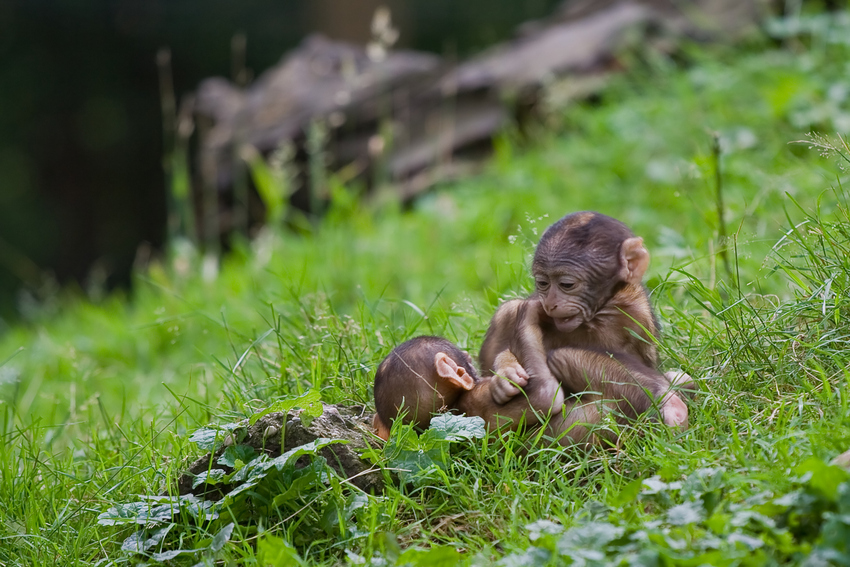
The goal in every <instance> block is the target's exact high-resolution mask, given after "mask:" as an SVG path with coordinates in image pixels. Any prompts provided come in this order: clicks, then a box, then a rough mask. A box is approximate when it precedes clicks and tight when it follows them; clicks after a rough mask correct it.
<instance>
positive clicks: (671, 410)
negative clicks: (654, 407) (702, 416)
mask: <svg viewBox="0 0 850 567" xmlns="http://www.w3.org/2000/svg"><path fill="white" fill-rule="evenodd" d="M661 420H662V421H663V422H664V425H667V426H669V427H676V428H679V429H687V428H688V406H686V405H685V402H683V401H682V398H680V397H679V396H678V394H674V393H672V392H671V393H670V394H668V395H667V397H666V398H665V399H664V402H663V403H662V405H661Z"/></svg>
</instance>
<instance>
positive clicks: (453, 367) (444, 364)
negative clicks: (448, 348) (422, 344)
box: [434, 352, 475, 390]
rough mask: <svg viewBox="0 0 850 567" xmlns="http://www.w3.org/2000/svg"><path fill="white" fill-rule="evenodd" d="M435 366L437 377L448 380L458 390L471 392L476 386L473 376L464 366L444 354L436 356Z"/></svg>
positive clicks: (439, 353)
mask: <svg viewBox="0 0 850 567" xmlns="http://www.w3.org/2000/svg"><path fill="white" fill-rule="evenodd" d="M434 366H435V367H436V368H437V376H439V377H440V378H443V379H445V380H448V381H449V383H451V384H454V385H455V386H457V387H458V388H462V389H464V390H471V389H472V387H473V386H474V385H475V381H474V380H473V379H472V376H470V375H469V373H468V372H467V371H466V369H464V368H463V367H462V366H458V365H457V363H456V362H455V361H454V360H452V359H451V357H449V355H447V354H446V353H444V352H438V353H437V354H436V355H435V356H434Z"/></svg>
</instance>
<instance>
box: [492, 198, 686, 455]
mask: <svg viewBox="0 0 850 567" xmlns="http://www.w3.org/2000/svg"><path fill="white" fill-rule="evenodd" d="M648 267H649V252H648V251H647V249H646V247H645V246H644V245H643V239H641V238H639V237H636V236H635V235H634V234H633V233H632V232H631V231H630V230H629V229H628V227H626V225H624V224H623V223H622V222H620V221H618V220H616V219H613V218H611V217H608V216H606V215H602V214H599V213H595V212H580V213H574V214H570V215H567V216H565V217H564V218H562V219H561V220H559V221H558V222H556V223H555V224H553V225H552V226H550V227H549V228H548V229H547V230H546V232H545V233H544V234H543V236H542V237H541V239H540V243H539V244H538V246H537V249H536V250H535V254H534V260H533V263H532V274H533V276H534V279H535V291H534V293H533V294H532V295H531V296H530V297H529V298H528V299H517V300H512V301H508V302H507V303H504V304H503V305H501V306H500V307H499V309H498V310H497V311H496V314H495V315H494V316H493V320H492V321H491V323H490V327H489V329H488V330H487V334H486V336H485V337H484V343H483V344H482V346H481V352H480V355H479V361H480V364H481V368H482V371H483V372H484V374H485V376H486V375H495V376H496V377H495V378H494V379H493V381H492V384H491V387H490V393H491V394H492V396H493V401H494V402H495V403H496V404H497V405H499V406H500V407H502V408H504V410H505V411H506V412H507V413H516V412H517V411H518V410H517V407H518V406H523V405H525V406H529V405H530V406H531V407H532V408H535V409H539V408H543V407H546V406H547V404H548V405H549V406H550V407H552V408H553V412H554V413H557V411H558V408H559V406H560V404H561V403H562V402H563V401H564V394H565V393H566V394H578V395H579V396H578V398H573V399H572V400H570V401H569V403H568V404H567V405H565V406H564V407H565V408H567V413H565V414H563V415H562V416H561V417H560V424H561V425H559V420H558V419H557V418H553V419H552V420H550V428H552V429H554V430H555V433H566V436H567V437H569V438H570V439H571V440H572V441H579V440H581V438H582V437H583V436H586V434H587V433H586V431H584V430H583V429H582V428H578V429H575V428H574V421H575V420H574V419H573V416H572V415H570V413H569V412H573V410H574V409H575V407H585V408H586V410H585V413H586V414H587V413H588V412H589V414H592V415H585V416H584V419H586V420H587V421H588V422H590V423H594V422H598V421H599V418H600V416H599V415H597V414H598V411H597V409H598V407H599V406H598V403H597V404H593V405H588V404H587V403H585V402H590V401H594V402H599V401H601V400H604V401H605V402H604V403H605V404H606V405H607V406H609V407H611V406H612V405H613V406H615V407H616V409H617V410H618V411H619V413H620V414H621V415H622V416H623V417H625V418H635V417H637V416H638V415H640V414H642V413H644V412H646V411H647V410H649V409H651V408H652V407H658V408H659V411H660V413H661V420H662V421H663V422H664V423H665V424H667V425H669V426H673V427H687V424H688V408H687V406H686V405H685V403H684V402H683V401H682V399H681V398H680V397H679V395H678V394H677V393H676V392H675V391H674V390H673V389H672V386H673V385H674V384H680V383H684V382H689V381H690V377H689V376H688V375H687V374H684V373H676V372H668V373H667V375H664V374H661V373H660V372H659V371H658V369H657V367H658V354H657V351H656V347H655V340H656V337H657V336H658V325H657V322H656V319H655V314H654V313H653V311H652V307H651V305H650V302H649V297H648V294H647V291H646V288H645V287H644V286H643V283H642V280H643V276H644V274H645V273H646V270H647V268H648ZM520 388H521V389H522V391H523V393H524V395H523V396H519V395H518V394H519V393H520ZM585 392H587V394H584V393H585ZM577 404H578V406H577ZM594 407H596V408H597V409H594ZM570 439H566V440H565V441H567V442H569V441H570Z"/></svg>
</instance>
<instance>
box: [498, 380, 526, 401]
mask: <svg viewBox="0 0 850 567" xmlns="http://www.w3.org/2000/svg"><path fill="white" fill-rule="evenodd" d="M522 385H523V386H524V385H525V384H522ZM519 393H520V389H519V387H518V386H517V385H514V384H512V383H511V382H510V381H508V380H506V379H505V378H502V376H493V381H492V384H491V387H490V395H491V397H492V398H493V401H494V402H496V403H497V404H499V405H504V404H506V403H508V402H509V401H511V400H512V399H513V398H514V397H516V395H517V394H519Z"/></svg>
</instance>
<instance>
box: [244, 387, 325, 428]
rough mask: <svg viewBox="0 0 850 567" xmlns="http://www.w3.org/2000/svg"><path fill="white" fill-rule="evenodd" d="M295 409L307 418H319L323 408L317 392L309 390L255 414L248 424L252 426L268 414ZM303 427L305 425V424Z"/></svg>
mask: <svg viewBox="0 0 850 567" xmlns="http://www.w3.org/2000/svg"><path fill="white" fill-rule="evenodd" d="M296 407H298V408H302V409H303V410H304V412H303V413H305V414H306V415H307V416H309V417H319V416H320V415H322V412H324V406H322V397H321V395H320V394H319V392H318V391H316V390H309V391H307V392H304V393H303V394H301V395H300V396H298V397H295V398H288V399H285V400H280V401H277V402H275V403H273V404H272V405H270V406H269V407H267V408H266V409H264V410H263V411H260V412H257V413H255V414H254V415H252V416H251V417H250V418H249V419H248V423H249V424H250V425H254V424H255V423H257V421H259V420H260V419H262V418H263V417H265V416H267V415H268V414H270V413H275V412H282V413H286V412H288V411H289V410H291V409H292V408H296ZM302 421H303V419H302ZM305 425H307V424H306V423H305Z"/></svg>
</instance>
